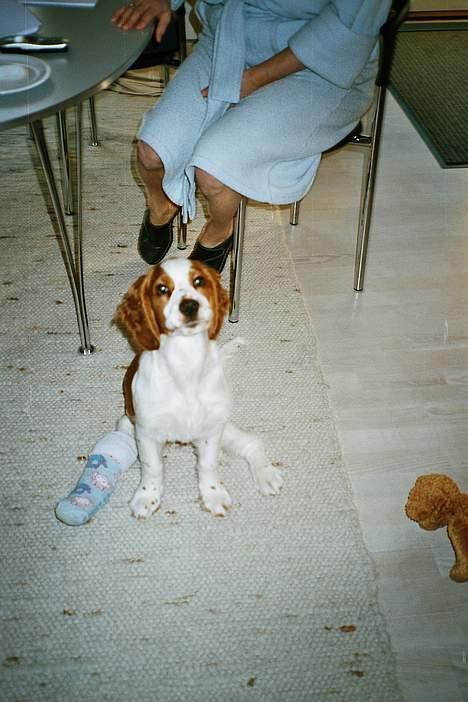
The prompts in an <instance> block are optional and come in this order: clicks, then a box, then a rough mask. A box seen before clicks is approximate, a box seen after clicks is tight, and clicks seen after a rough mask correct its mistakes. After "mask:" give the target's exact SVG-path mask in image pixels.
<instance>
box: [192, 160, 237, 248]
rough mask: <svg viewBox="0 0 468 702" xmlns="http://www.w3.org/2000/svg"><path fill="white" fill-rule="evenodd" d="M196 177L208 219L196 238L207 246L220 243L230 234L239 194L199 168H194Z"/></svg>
mask: <svg viewBox="0 0 468 702" xmlns="http://www.w3.org/2000/svg"><path fill="white" fill-rule="evenodd" d="M196 177H197V183H198V186H199V188H200V190H201V191H202V193H203V194H204V196H205V197H206V199H207V201H208V207H209V217H208V221H207V222H206V224H205V226H204V227H203V229H202V231H201V234H200V236H199V238H198V240H199V241H200V243H201V244H203V246H206V247H208V248H209V247H211V246H216V245H217V244H220V243H221V242H223V241H224V240H225V239H227V238H228V237H229V236H230V235H231V234H232V232H233V228H234V217H235V214H236V212H237V208H238V207H239V202H240V200H241V195H240V194H239V193H236V191H235V190H231V188H228V187H227V185H224V184H223V183H221V182H220V181H219V180H217V179H216V178H214V177H213V176H212V175H210V174H209V173H206V172H205V171H202V170H201V169H200V168H197V169H196Z"/></svg>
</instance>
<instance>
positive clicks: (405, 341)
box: [281, 98, 468, 702]
mask: <svg viewBox="0 0 468 702" xmlns="http://www.w3.org/2000/svg"><path fill="white" fill-rule="evenodd" d="M360 169H361V156H360V155H359V153H357V152H356V151H351V150H349V149H344V150H342V151H341V152H338V153H335V154H333V155H330V156H328V157H327V158H326V159H324V161H323V162H322V165H321V168H320V171H319V174H318V177H317V180H316V182H315V184H314V187H313V189H312V191H311V192H310V193H309V195H308V196H307V198H306V199H305V201H304V203H303V209H302V212H301V223H300V226H298V227H292V228H290V229H289V228H288V229H289V234H288V237H289V242H290V248H291V251H292V255H293V259H294V262H295V266H296V270H297V274H298V277H299V280H300V282H301V284H302V287H303V290H304V291H305V297H306V302H307V307H308V310H309V312H310V316H311V319H312V324H313V327H314V330H315V333H316V336H317V339H318V346H319V355H320V359H321V364H322V367H323V370H324V374H325V380H326V382H327V383H328V384H329V386H330V397H331V403H332V408H333V411H334V415H335V417H336V424H337V427H338V432H339V437H340V440H341V445H342V449H343V454H344V461H345V465H346V467H347V469H348V471H349V475H350V478H351V482H352V486H353V489H354V492H355V500H356V505H357V508H358V510H359V515H360V519H361V524H362V530H363V534H364V538H365V541H366V544H367V546H368V548H369V551H370V553H371V555H372V557H373V560H374V562H375V567H376V571H377V573H378V583H379V597H380V603H381V607H382V610H383V612H384V614H385V616H386V619H387V622H388V629H389V632H390V635H391V639H392V645H393V648H394V650H395V651H396V655H397V664H398V675H399V679H400V681H401V684H402V689H403V692H404V694H405V698H406V699H407V700H410V701H411V702H416V701H417V702H461V701H462V700H464V701H465V702H466V701H467V700H468V662H467V658H468V583H465V584H457V583H454V582H452V581H451V580H450V579H449V578H448V575H447V573H448V570H449V568H450V566H451V564H452V562H453V555H452V550H451V546H450V544H449V541H448V538H447V536H446V533H445V529H443V530H442V529H440V530H438V531H436V532H427V531H423V530H422V529H420V528H419V527H418V525H417V524H415V523H414V522H411V521H410V520H409V519H408V518H407V517H406V516H405V513H404V505H405V502H406V498H407V495H408V492H409V490H410V489H411V487H412V485H413V484H414V481H415V479H416V477H417V476H418V475H420V474H423V473H431V472H441V473H446V474H448V475H450V476H452V477H453V478H454V479H455V480H456V481H457V482H458V484H459V486H460V487H461V488H462V489H463V490H464V491H468V169H454V170H443V169H441V168H440V167H439V166H438V164H437V162H436V161H435V159H434V157H433V156H432V155H431V153H430V152H429V151H428V149H427V147H426V146H425V145H424V143H423V142H422V141H421V139H420V137H419V136H418V134H417V133H416V131H415V130H414V129H413V127H412V126H411V124H410V123H409V122H408V120H407V118H406V117H405V116H404V114H403V113H402V112H401V110H400V108H399V107H398V106H397V104H396V103H395V102H394V101H393V99H391V98H390V99H389V101H388V107H387V113H386V119H385V125H384V138H383V149H382V152H381V157H380V171H379V179H378V184H377V193H376V201H375V210H374V212H375V214H374V219H373V226H372V234H371V245H370V251H369V259H368V267H367V278H366V287H365V291H364V292H362V293H360V294H356V293H354V292H353V290H352V281H353V265H354V260H353V259H354V243H355V229H356V217H357V206H358V200H359V191H360V172H361V170H360ZM286 215H287V212H285V211H283V212H282V215H281V216H284V218H285V222H286ZM285 226H286V224H285ZM363 702H365V701H363Z"/></svg>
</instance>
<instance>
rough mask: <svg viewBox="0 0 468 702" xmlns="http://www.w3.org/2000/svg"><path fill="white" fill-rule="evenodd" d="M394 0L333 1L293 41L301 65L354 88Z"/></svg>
mask: <svg viewBox="0 0 468 702" xmlns="http://www.w3.org/2000/svg"><path fill="white" fill-rule="evenodd" d="M390 5H391V0H333V1H332V2H329V3H328V4H327V5H325V7H324V8H323V10H322V11H321V12H320V14H319V15H317V17H314V18H313V19H312V20H310V21H309V22H307V24H305V25H304V26H303V27H302V28H301V29H300V30H299V31H298V32H296V34H293V36H292V37H291V38H290V39H289V42H288V44H289V48H290V49H291V51H292V52H293V53H294V54H295V56H296V57H297V58H298V59H299V61H301V63H303V64H304V66H306V68H309V69H310V70H311V71H314V73H317V74H318V75H319V76H321V77H322V78H324V79H325V80H327V81H329V82H330V83H333V84H334V85H337V86H338V87H341V88H345V89H347V88H350V87H351V86H352V85H353V83H354V81H355V80H356V78H357V77H358V76H359V75H360V73H361V72H362V70H363V69H364V67H365V65H366V63H367V61H368V60H369V57H370V54H371V52H372V49H373V48H374V46H375V43H376V41H377V37H378V35H379V30H380V27H381V26H382V25H383V24H384V22H385V21H386V19H387V16H388V13H389V11H390Z"/></svg>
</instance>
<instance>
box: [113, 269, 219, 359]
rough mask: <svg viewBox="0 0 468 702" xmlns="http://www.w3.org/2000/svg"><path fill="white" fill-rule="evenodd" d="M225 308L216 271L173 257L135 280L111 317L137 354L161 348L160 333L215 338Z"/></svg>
mask: <svg viewBox="0 0 468 702" xmlns="http://www.w3.org/2000/svg"><path fill="white" fill-rule="evenodd" d="M227 307H228V294H227V292H226V290H224V288H223V287H222V286H221V281H220V276H219V273H218V272H217V271H215V270H214V269H213V268H210V267H209V266H205V265H204V264H202V263H200V262H199V261H191V260H189V259H186V258H172V259H167V260H166V261H164V262H163V263H161V264H160V265H158V266H155V267H154V268H150V270H149V271H148V272H147V273H145V275H142V276H140V278H138V280H137V281H136V282H135V283H134V284H133V285H132V286H131V287H130V289H129V290H128V292H127V293H126V295H125V296H124V298H123V300H122V302H121V304H120V305H119V307H118V308H117V311H116V314H115V318H114V319H115V321H116V322H117V324H118V325H119V326H120V327H121V328H122V329H123V330H124V331H125V333H126V334H127V336H128V337H129V339H130V341H131V343H132V345H133V347H134V349H135V351H137V352H140V351H152V350H154V349H158V348H159V343H160V342H159V340H160V336H161V334H183V335H192V334H199V333H200V332H207V333H208V336H209V338H210V339H215V338H216V337H217V335H218V333H219V331H220V329H221V326H222V323H223V320H224V317H225V315H226V312H227Z"/></svg>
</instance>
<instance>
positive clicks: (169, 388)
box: [133, 346, 230, 441]
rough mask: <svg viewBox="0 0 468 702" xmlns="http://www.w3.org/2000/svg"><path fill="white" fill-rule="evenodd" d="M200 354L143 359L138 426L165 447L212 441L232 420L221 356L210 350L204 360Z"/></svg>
mask: <svg viewBox="0 0 468 702" xmlns="http://www.w3.org/2000/svg"><path fill="white" fill-rule="evenodd" d="M179 350H180V349H179ZM184 350H185V351H186V350H187V349H184ZM199 351H200V349H197V348H196V347H194V348H193V353H184V354H182V355H180V354H179V355H177V356H176V357H175V358H174V357H171V358H168V357H167V355H166V356H163V355H162V354H161V355H159V356H158V355H156V354H158V353H159V352H151V353H150V354H143V356H142V358H141V361H140V367H139V369H138V372H137V373H136V375H135V378H134V381H133V397H134V403H135V414H136V421H137V425H138V426H139V427H145V429H147V430H148V431H151V433H153V434H154V435H155V437H157V438H158V439H159V440H160V441H195V440H197V439H200V438H204V437H207V436H211V435H213V433H215V432H216V431H217V430H219V429H220V428H222V426H223V425H224V424H225V422H226V421H227V419H228V417H229V413H230V412H229V410H230V402H229V396H228V391H227V385H226V381H225V377H224V371H223V367H222V364H221V359H220V357H219V353H218V350H217V349H216V348H215V347H214V346H213V347H211V346H210V347H209V348H207V349H206V350H205V354H204V355H202V356H201V355H200V353H199Z"/></svg>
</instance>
